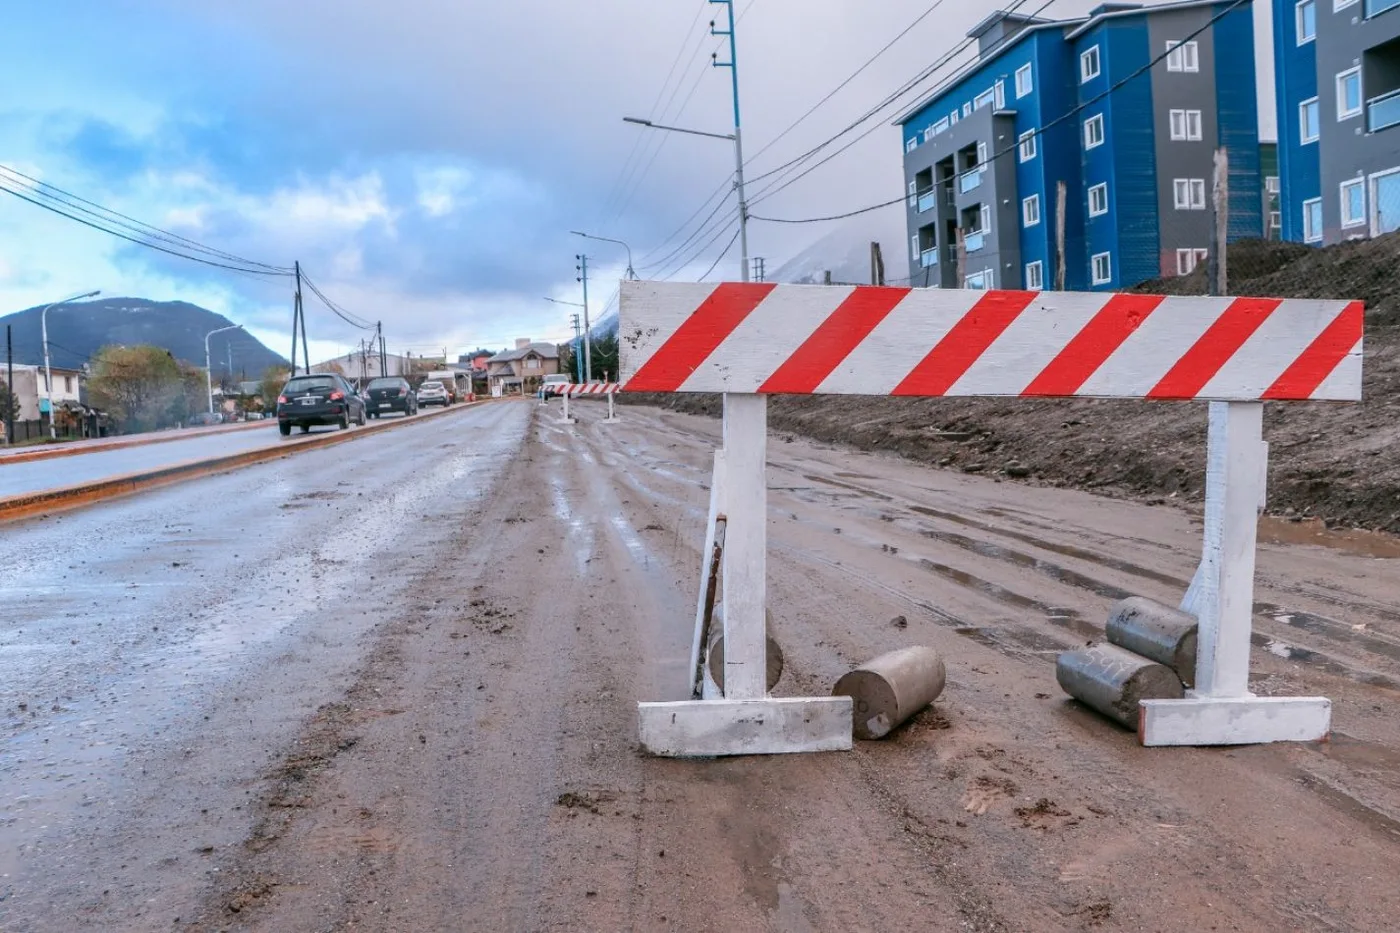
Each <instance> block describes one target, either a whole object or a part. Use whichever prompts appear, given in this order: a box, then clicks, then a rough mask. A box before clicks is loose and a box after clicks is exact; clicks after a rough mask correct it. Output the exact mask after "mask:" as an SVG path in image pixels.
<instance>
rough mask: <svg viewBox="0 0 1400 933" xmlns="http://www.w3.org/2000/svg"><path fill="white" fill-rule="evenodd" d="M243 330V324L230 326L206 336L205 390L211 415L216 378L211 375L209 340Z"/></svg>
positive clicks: (212, 331)
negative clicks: (225, 333) (216, 335)
mask: <svg viewBox="0 0 1400 933" xmlns="http://www.w3.org/2000/svg"><path fill="white" fill-rule="evenodd" d="M242 329H243V325H242V324H230V325H229V326H228V327H220V328H218V329H216V330H211V331H210V332H209V333H207V334H205V335H204V388H205V390H206V391H207V392H208V393H209V414H211V415H212V414H213V413H214V377H213V375H212V374H211V372H212V369H213V366H212V364H211V363H210V362H209V338H210V337H212V336H214V335H215V334H222V333H223V332H224V331H229V330H242Z"/></svg>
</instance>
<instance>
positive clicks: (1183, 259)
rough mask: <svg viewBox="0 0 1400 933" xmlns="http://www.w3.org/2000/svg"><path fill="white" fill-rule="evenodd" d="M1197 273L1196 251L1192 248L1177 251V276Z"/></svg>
mask: <svg viewBox="0 0 1400 933" xmlns="http://www.w3.org/2000/svg"><path fill="white" fill-rule="evenodd" d="M1195 271H1196V251H1195V250H1194V249H1191V248H1189V247H1188V248H1186V249H1178V250H1177V251H1176V274H1177V275H1190V274H1191V273H1192V272H1195Z"/></svg>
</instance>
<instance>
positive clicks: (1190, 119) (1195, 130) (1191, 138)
mask: <svg viewBox="0 0 1400 933" xmlns="http://www.w3.org/2000/svg"><path fill="white" fill-rule="evenodd" d="M1193 124H1194V125H1193ZM1204 127H1205V118H1204V117H1203V116H1202V114H1201V111H1199V110H1188V111H1186V140H1187V142H1193V143H1198V142H1200V141H1201V139H1202V138H1203V136H1204V134H1205V130H1204Z"/></svg>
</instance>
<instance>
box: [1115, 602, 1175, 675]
mask: <svg viewBox="0 0 1400 933" xmlns="http://www.w3.org/2000/svg"><path fill="white" fill-rule="evenodd" d="M1108 640H1109V641H1110V642H1112V643H1113V644H1115V645H1117V646H1118V647H1120V648H1126V649H1128V650H1129V651H1131V652H1132V653H1133V654H1140V655H1142V656H1143V657H1144V658H1147V659H1148V660H1150V661H1156V662H1157V663H1158V664H1165V665H1166V666H1167V667H1170V668H1171V669H1172V670H1174V671H1176V674H1177V676H1178V677H1180V678H1181V682H1182V683H1183V684H1185V685H1186V686H1188V687H1190V686H1191V685H1192V684H1194V683H1195V681H1196V619H1195V618H1194V617H1193V616H1191V615H1188V614H1187V613H1185V612H1181V611H1179V610H1177V609H1172V608H1171V607H1169V606H1163V605H1162V604H1161V603H1157V602H1153V601H1152V600H1150V599H1146V598H1144V597H1142V596H1130V597H1128V598H1127V599H1125V600H1123V601H1122V602H1120V603H1118V605H1116V606H1114V607H1113V609H1112V611H1111V612H1110V613H1109V616H1108Z"/></svg>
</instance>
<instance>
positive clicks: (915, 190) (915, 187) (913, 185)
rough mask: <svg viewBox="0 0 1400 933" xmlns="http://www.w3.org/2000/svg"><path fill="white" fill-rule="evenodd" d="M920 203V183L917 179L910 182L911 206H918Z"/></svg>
mask: <svg viewBox="0 0 1400 933" xmlns="http://www.w3.org/2000/svg"><path fill="white" fill-rule="evenodd" d="M918 204H919V183H918V181H917V180H915V181H911V182H909V206H910V207H917V206H918Z"/></svg>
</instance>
